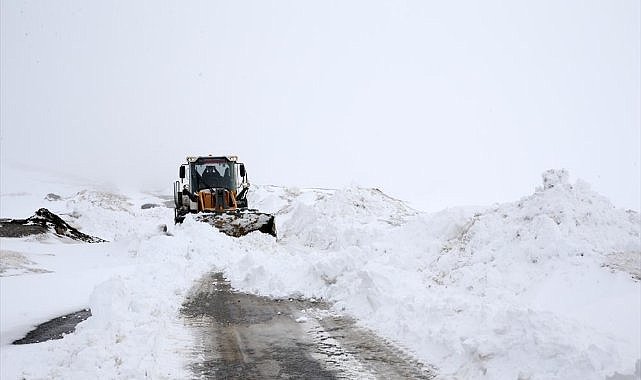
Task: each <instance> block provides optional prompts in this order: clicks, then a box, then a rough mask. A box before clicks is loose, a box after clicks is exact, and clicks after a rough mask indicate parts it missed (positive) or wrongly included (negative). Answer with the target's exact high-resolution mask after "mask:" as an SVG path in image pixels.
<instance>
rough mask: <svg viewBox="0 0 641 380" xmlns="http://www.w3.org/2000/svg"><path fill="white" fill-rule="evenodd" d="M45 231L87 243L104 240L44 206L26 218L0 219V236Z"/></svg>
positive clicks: (37, 233) (18, 235)
mask: <svg viewBox="0 0 641 380" xmlns="http://www.w3.org/2000/svg"><path fill="white" fill-rule="evenodd" d="M47 232H52V233H54V234H56V235H58V236H62V237H68V238H71V239H73V240H80V241H84V242H87V243H102V242H104V241H105V240H103V239H100V238H97V237H95V236H90V235H87V234H84V233H82V232H80V231H78V230H77V229H76V228H74V227H72V226H70V225H69V224H68V223H67V222H65V221H64V220H62V218H60V217H59V216H58V215H56V214H54V213H52V212H51V211H49V210H47V209H46V208H41V209H39V210H38V211H36V213H35V214H34V215H33V216H30V217H29V218H27V219H6V218H5V219H0V237H25V236H29V235H39V234H44V233H47Z"/></svg>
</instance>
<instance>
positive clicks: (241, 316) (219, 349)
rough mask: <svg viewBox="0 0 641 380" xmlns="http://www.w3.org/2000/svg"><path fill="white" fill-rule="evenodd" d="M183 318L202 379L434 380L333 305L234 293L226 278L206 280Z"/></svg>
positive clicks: (193, 366) (194, 366)
mask: <svg viewBox="0 0 641 380" xmlns="http://www.w3.org/2000/svg"><path fill="white" fill-rule="evenodd" d="M182 312H183V314H184V316H185V321H186V323H187V325H188V326H189V327H190V328H191V330H192V332H193V334H194V337H195V340H196V344H195V346H194V347H193V350H192V352H190V353H189V355H190V357H189V362H190V364H189V369H190V370H191V371H192V373H193V375H194V378H201V379H432V378H433V377H434V372H433V371H432V370H431V369H430V368H429V367H427V366H424V365H422V364H421V363H419V362H417V361H416V360H413V359H412V358H410V357H409V356H407V355H406V354H404V353H403V352H401V351H400V350H399V349H398V348H396V347H394V345H392V344H391V343H389V342H386V341H385V340H383V339H381V338H380V337H378V336H376V335H375V334H373V333H372V332H370V331H368V330H365V329H363V328H359V327H357V326H356V324H355V322H354V321H353V320H351V319H349V318H346V317H343V316H338V315H334V314H332V313H331V312H330V311H329V307H328V305H327V304H325V303H323V302H312V301H310V300H294V299H272V298H268V297H259V296H255V295H251V294H246V293H240V292H236V291H234V290H233V289H232V288H231V286H230V284H229V282H228V281H226V280H225V279H224V277H223V275H222V274H221V273H212V274H209V275H207V276H206V277H205V278H203V279H201V281H199V283H198V284H197V285H196V286H195V288H194V289H193V290H192V293H191V295H190V296H189V297H188V298H187V300H186V302H185V303H184V305H183V309H182Z"/></svg>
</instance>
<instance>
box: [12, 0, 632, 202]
mask: <svg viewBox="0 0 641 380" xmlns="http://www.w3.org/2000/svg"><path fill="white" fill-rule="evenodd" d="M640 13H641V5H640V4H639V2H638V1H633V0H629V1H616V2H607V1H589V2H582V1H578V0H577V1H568V2H563V3H556V2H552V1H543V2H521V1H519V2H510V3H507V4H506V3H501V2H498V1H491V2H484V3H483V4H478V3H474V2H471V1H465V2H458V3H456V4H453V3H435V2H420V1H407V2H402V3H395V2H384V1H376V2H364V1H355V2H348V3H343V2H324V3H314V2H243V3H223V2H190V3H189V4H181V3H171V2H170V3H162V4H159V3H155V2H147V1H141V2H134V3H119V2H98V3H86V2H81V1H62V2H56V3H48V2H34V3H23V2H18V1H3V2H2V3H1V14H0V21H1V23H0V24H1V25H0V28H1V29H0V41H1V48H0V108H1V109H0V126H1V137H0V150H1V152H0V159H1V160H2V165H3V166H5V165H11V166H16V165H17V166H24V167H35V168H40V169H42V170H46V171H49V172H52V173H64V174H68V175H74V176H77V177H79V178H88V179H90V180H93V181H102V182H105V183H111V184H113V185H115V186H120V187H134V188H138V189H149V190H154V191H159V190H165V189H170V188H171V185H172V183H173V181H175V180H176V179H177V176H178V166H179V165H180V164H181V163H182V162H183V160H184V159H185V157H186V156H188V155H200V154H214V155H229V154H231V155H237V156H239V159H240V161H242V162H244V163H245V164H246V166H247V169H248V172H249V176H250V180H251V182H254V183H258V184H273V185H284V186H298V187H328V188H341V187H344V186H350V185H359V186H363V187H377V188H379V189H381V190H382V191H384V192H385V193H387V194H389V195H391V196H394V197H397V198H401V199H403V200H405V201H408V202H410V203H411V204H413V205H415V206H417V207H420V208H421V209H424V210H426V211H436V210H439V209H442V208H445V207H454V206H462V205H472V204H474V205H488V204H492V203H495V202H507V201H513V200H517V199H519V198H520V197H522V196H525V195H528V194H531V193H532V192H533V191H534V189H535V187H536V186H539V185H540V182H541V173H542V172H543V171H545V170H547V169H561V168H565V169H567V170H568V171H569V173H570V176H571V181H572V182H574V181H575V180H577V179H582V180H585V181H586V182H588V183H589V184H590V185H591V186H592V188H593V189H594V190H595V191H597V192H599V193H600V194H602V195H604V196H606V197H607V198H609V199H610V200H611V201H612V203H613V204H614V205H615V206H617V207H624V208H632V209H635V210H639V209H641V167H640V165H639V164H640V161H641V105H640V104H641V74H640V71H641V69H640V67H641V58H640V56H641V53H640V51H641V49H640V45H641V26H640V25H641V21H640V19H641V16H640ZM5 180H7V178H5V176H4V175H2V181H5ZM18 180H19V179H18Z"/></svg>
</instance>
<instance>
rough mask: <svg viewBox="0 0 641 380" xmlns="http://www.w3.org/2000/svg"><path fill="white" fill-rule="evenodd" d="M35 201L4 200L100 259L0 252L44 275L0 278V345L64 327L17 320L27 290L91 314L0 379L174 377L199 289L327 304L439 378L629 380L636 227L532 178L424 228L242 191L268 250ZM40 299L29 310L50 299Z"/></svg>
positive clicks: (99, 202)
mask: <svg viewBox="0 0 641 380" xmlns="http://www.w3.org/2000/svg"><path fill="white" fill-rule="evenodd" d="M34 188H36V187H34ZM38 188H39V189H40V188H41V189H42V192H43V194H46V193H48V192H55V193H57V194H60V199H57V200H54V201H50V200H44V198H43V197H44V195H42V196H41V195H40V194H35V195H34V194H25V195H20V194H21V193H19V192H17V191H16V190H11V192H10V193H7V194H10V195H9V196H10V197H11V199H12V200H14V199H15V200H23V201H26V200H30V199H36V200H39V202H41V203H45V204H47V205H49V207H51V208H52V210H55V212H56V213H58V214H59V215H61V216H62V217H63V218H66V219H68V220H71V221H73V222H74V225H78V226H80V227H82V230H83V231H84V232H87V233H91V234H95V235H96V236H101V237H105V238H106V239H108V240H110V243H102V244H100V246H99V247H96V245H91V246H93V248H92V250H91V251H87V252H81V251H80V250H79V248H83V247H78V245H68V244H67V245H64V244H63V243H62V242H57V241H45V242H40V241H33V240H28V239H27V240H11V241H3V250H5V251H6V252H9V251H11V252H20V255H21V257H20V260H22V261H20V262H21V263H22V262H24V263H29V265H30V266H33V267H37V268H38V269H39V270H42V271H43V272H45V271H46V272H49V273H47V274H45V275H39V274H38V275H35V274H30V275H29V276H11V277H2V278H0V281H2V286H0V291H2V302H3V304H2V308H0V309H1V311H2V313H3V314H2V321H3V339H4V338H5V337H8V336H10V337H14V336H15V337H19V334H20V332H21V331H22V330H23V329H26V328H25V326H24V324H25V323H24V322H21V321H22V320H23V319H24V315H22V314H20V313H21V312H22V311H21V310H23V311H24V313H27V312H28V315H29V323H32V322H36V320H37V319H38V318H37V317H38V314H37V313H38V310H40V312H42V317H43V318H45V317H47V318H48V317H51V316H52V315H56V314H55V313H57V312H64V311H65V310H58V309H57V308H56V304H58V303H60V301H56V302H48V303H43V304H42V305H46V306H40V307H39V306H38V305H34V306H33V307H29V308H25V307H24V302H25V300H29V299H41V300H43V301H45V297H44V296H42V294H43V290H42V289H57V287H56V286H57V285H56V284H62V283H63V282H64V281H67V282H69V281H70V280H69V279H70V278H72V279H73V284H74V288H73V289H74V292H75V294H76V296H75V298H74V301H73V302H68V303H66V306H68V307H69V308H71V307H73V308H74V309H72V310H77V309H78V307H79V306H80V307H83V306H86V307H90V308H91V310H92V314H93V316H92V317H91V318H89V319H87V320H86V321H84V322H82V323H81V324H79V325H78V328H77V329H76V332H75V333H74V334H73V336H69V337H66V338H64V339H61V340H58V341H55V342H53V341H52V342H45V343H41V344H39V345H27V346H29V347H19V348H17V347H10V348H8V346H3V347H2V348H3V350H2V363H3V366H2V374H3V376H5V375H6V376H8V377H17V376H18V375H20V376H24V377H27V378H51V377H53V378H77V379H80V378H88V377H95V376H96V375H98V376H100V377H108V378H117V377H129V378H144V377H145V376H150V377H154V378H181V377H188V373H187V372H186V369H185V367H184V363H185V361H186V360H187V359H186V358H185V357H184V355H185V352H187V351H188V347H190V345H191V343H190V341H189V339H190V337H189V334H188V332H186V330H185V327H184V325H182V323H181V321H180V314H179V310H180V307H181V302H182V301H183V300H184V297H185V295H186V294H187V292H188V290H189V288H190V287H191V286H192V284H193V283H194V282H195V281H196V280H197V279H199V278H200V277H201V276H202V275H203V274H204V273H207V272H211V271H221V272H223V273H224V274H225V276H226V277H228V278H229V280H230V281H231V284H232V286H233V287H235V288H237V289H239V290H242V291H249V292H253V293H258V294H262V295H273V296H289V297H291V296H303V297H310V298H311V297H314V298H323V299H325V300H328V301H330V302H332V303H333V305H334V306H333V308H334V310H335V311H336V312H339V313H347V314H349V315H351V316H354V317H356V318H357V319H358V320H359V323H360V324H362V325H364V326H366V327H369V328H371V329H373V330H375V331H376V332H377V333H378V334H381V335H383V336H384V337H386V338H388V339H390V340H391V341H394V342H396V343H397V344H399V345H400V346H402V347H404V348H405V349H406V350H407V351H408V352H410V353H413V354H414V355H416V356H417V357H418V358H419V359H420V360H422V361H424V362H425V363H427V364H429V365H432V366H434V367H436V368H437V371H438V373H439V375H440V376H442V377H443V378H459V379H468V378H470V379H472V378H474V379H475V378H488V379H504V378H506V379H517V378H521V379H604V378H606V377H607V376H611V375H614V374H615V373H616V372H618V373H622V374H632V373H633V372H634V371H635V368H634V367H635V363H637V361H638V360H639V358H641V347H640V346H641V339H639V337H640V336H641V329H640V326H641V297H640V294H641V283H640V281H639V272H640V271H641V263H640V260H641V242H640V240H639V239H640V237H639V236H640V230H641V222H640V219H639V214H638V213H637V212H634V211H624V210H619V209H616V208H614V207H613V206H612V205H611V204H610V203H609V202H608V201H607V199H605V198H604V197H602V196H600V195H598V194H596V193H594V192H593V191H591V190H590V189H589V187H588V186H587V185H586V184H584V183H581V182H580V181H579V182H576V183H571V182H570V181H569V180H568V175H567V173H566V172H564V171H550V172H546V173H544V181H543V185H542V186H541V187H540V188H538V189H536V191H535V192H534V193H533V194H532V195H530V196H527V197H524V198H523V199H521V200H519V201H517V202H511V203H505V204H500V205H495V206H493V207H490V208H476V209H475V208H456V209H447V210H443V211H441V212H439V213H435V214H425V213H421V212H418V211H416V210H413V209H411V208H409V207H407V206H406V205H405V204H404V203H403V202H402V201H399V200H396V199H393V198H390V197H388V196H386V195H385V194H383V193H382V192H380V191H378V190H375V189H363V188H357V187H350V188H346V189H339V190H327V189H297V188H282V187H276V186H255V187H253V188H252V190H251V191H250V196H249V197H250V198H249V203H250V207H252V208H256V209H259V210H260V211H262V212H269V213H273V214H275V216H276V223H277V230H278V234H279V238H278V239H277V240H276V239H274V238H273V237H271V236H269V235H266V234H261V233H259V232H255V233H251V234H249V235H247V236H244V237H242V238H239V239H237V238H232V237H229V236H226V235H224V234H221V233H219V232H217V231H216V230H215V229H214V228H212V227H211V226H209V225H207V224H204V223H198V222H197V221H195V220H194V219H193V218H188V219H187V220H185V222H184V223H183V224H182V225H176V226H174V225H173V223H172V220H173V212H172V210H170V209H166V208H161V207H158V208H151V209H145V210H142V209H140V204H144V203H149V202H151V203H156V204H160V203H162V200H161V199H158V198H154V197H153V196H149V195H135V194H127V197H124V196H122V195H118V194H114V193H110V192H105V191H97V190H85V189H83V188H80V189H78V188H72V187H69V186H61V187H59V188H51V187H49V186H39V187H38ZM3 191H5V190H3ZM3 196H4V195H3ZM29 207H30V208H31V207H32V206H29ZM16 216H18V215H16ZM159 224H167V225H168V227H169V231H168V232H169V236H168V235H166V234H164V233H161V232H159V230H158V225H159ZM27 260H28V261H27ZM96 260H97V261H96ZM101 263H105V264H101ZM21 265H23V264H21ZM25 265H26V264H25ZM12 273H14V272H12ZM29 273H32V272H29ZM14 274H15V273H14ZM38 276H40V277H38ZM45 276H46V277H45ZM105 278H106V281H104V279H105ZM44 279H46V281H44ZM79 279H80V280H82V281H79ZM56 281H57V282H56ZM93 286H95V289H94V288H93ZM59 288H60V289H63V288H64V289H72V288H71V286H66V287H59ZM30 292H33V295H39V297H40V298H37V297H34V296H33V295H32V294H31V293H30ZM55 297H58V298H54V296H53V295H52V296H49V297H47V299H58V300H64V297H65V294H55ZM83 300H84V301H83ZM83 302H84V303H83ZM24 313H23V314H24ZM25 315H26V314H25ZM57 315H62V314H57ZM45 320H46V319H43V320H42V321H45ZM5 329H6V331H5ZM7 333H9V335H7ZM23 333H26V331H23ZM3 342H4V340H3ZM33 357H38V358H39V360H38V363H37V365H36V364H34V363H33V360H32V358H33ZM637 376H638V375H637Z"/></svg>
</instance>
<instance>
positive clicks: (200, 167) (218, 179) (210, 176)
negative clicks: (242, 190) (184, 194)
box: [192, 158, 236, 191]
mask: <svg viewBox="0 0 641 380" xmlns="http://www.w3.org/2000/svg"><path fill="white" fill-rule="evenodd" d="M192 175H193V176H194V178H195V180H196V186H197V188H198V190H199V191H200V190H202V189H212V188H224V189H229V190H233V189H236V180H235V177H236V176H235V175H234V172H233V166H232V164H231V163H230V162H228V161H226V160H223V159H212V158H207V159H202V160H198V161H197V162H196V163H195V164H194V165H193V172H192Z"/></svg>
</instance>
